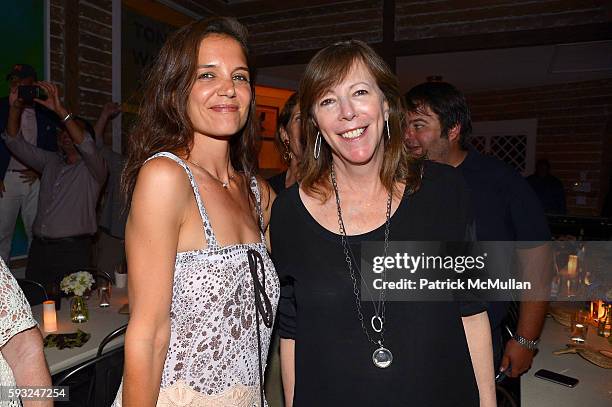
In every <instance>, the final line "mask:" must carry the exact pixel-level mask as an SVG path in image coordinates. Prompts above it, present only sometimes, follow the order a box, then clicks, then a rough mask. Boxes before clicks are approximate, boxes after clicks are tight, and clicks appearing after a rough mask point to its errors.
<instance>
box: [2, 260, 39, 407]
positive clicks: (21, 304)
mask: <svg viewBox="0 0 612 407" xmlns="http://www.w3.org/2000/svg"><path fill="white" fill-rule="evenodd" d="M35 325H36V321H35V320H34V318H33V317H32V310H31V308H30V304H28V301H27V300H26V298H25V296H24V295H23V292H22V291H21V288H19V286H18V285H17V281H15V278H14V277H13V275H12V274H11V272H10V271H9V269H8V267H6V264H4V261H2V259H1V258H0V351H1V350H2V348H3V347H4V345H5V344H6V343H7V342H8V341H9V340H10V339H11V338H12V337H13V336H15V335H17V334H18V333H20V332H23V331H25V330H26V329H30V328H32V327H33V326H35ZM0 386H15V377H14V376H13V371H12V370H11V368H10V366H9V365H8V363H6V360H4V357H2V353H0ZM20 406H21V402H19V401H6V400H4V401H3V400H0V407H20Z"/></svg>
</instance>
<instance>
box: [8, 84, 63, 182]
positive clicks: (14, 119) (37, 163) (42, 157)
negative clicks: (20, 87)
mask: <svg viewBox="0 0 612 407" xmlns="http://www.w3.org/2000/svg"><path fill="white" fill-rule="evenodd" d="M9 104H10V107H9V117H8V123H7V125H6V131H5V133H4V134H3V135H2V138H3V139H4V141H5V143H6V147H7V148H8V149H9V150H10V151H11V153H12V154H14V155H16V156H17V157H19V159H20V160H21V161H23V162H24V163H25V164H27V165H28V166H29V167H32V168H33V169H35V170H36V171H38V172H42V171H43V169H44V167H45V164H46V163H47V161H48V160H49V159H50V157H51V156H53V153H51V152H48V151H45V150H43V149H41V148H38V147H36V146H33V145H31V144H30V143H27V142H26V141H25V140H24V139H23V137H21V135H20V133H19V130H20V126H21V113H22V112H23V101H22V100H21V99H18V97H17V88H13V89H11V93H10V95H9ZM5 135H6V136H5ZM2 187H4V185H2ZM2 189H3V188H2Z"/></svg>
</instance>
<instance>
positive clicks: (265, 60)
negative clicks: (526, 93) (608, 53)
mask: <svg viewBox="0 0 612 407" xmlns="http://www.w3.org/2000/svg"><path fill="white" fill-rule="evenodd" d="M604 40H612V24H610V23H598V24H588V25H580V26H573V27H556V28H546V29H541V30H527V31H516V32H503V33H489V34H478V35H467V36H461V37H451V38H426V39H420V40H401V41H393V43H392V45H391V48H392V52H393V55H395V57H401V56H410V55H424V54H437V53H444V52H460V51H477V50H484V49H500V48H516V47H531V46H540V45H555V44H568V43H575V42H589V41H604ZM370 45H371V46H373V47H374V49H376V51H377V52H380V53H381V55H384V54H385V50H386V49H389V45H388V44H385V43H384V42H382V43H376V44H370ZM317 51H318V49H311V50H301V51H288V52H279V53H273V54H261V55H255V65H256V66H257V67H258V68H263V67H271V66H283V65H299V64H305V63H307V62H308V61H309V60H310V59H311V58H312V57H313V56H314V54H315V53H316V52H317Z"/></svg>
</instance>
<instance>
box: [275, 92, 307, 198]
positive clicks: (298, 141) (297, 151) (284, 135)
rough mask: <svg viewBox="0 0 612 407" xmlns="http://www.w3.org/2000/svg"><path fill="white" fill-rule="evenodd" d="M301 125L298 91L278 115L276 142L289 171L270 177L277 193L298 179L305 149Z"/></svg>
mask: <svg viewBox="0 0 612 407" xmlns="http://www.w3.org/2000/svg"><path fill="white" fill-rule="evenodd" d="M301 125H302V123H301V115H300V105H299V95H298V93H297V92H296V93H294V94H293V95H291V97H289V99H287V102H285V106H283V110H282V111H281V113H280V115H279V117H278V126H277V128H276V144H277V146H278V147H279V152H280V153H281V156H282V157H283V161H284V162H285V164H287V167H288V168H287V171H283V172H281V173H280V174H277V175H275V176H273V177H271V178H270V179H268V182H269V183H270V186H271V187H272V189H273V190H274V192H276V194H277V195H278V194H280V193H281V192H282V191H284V190H285V189H286V188H289V187H290V186H291V185H293V184H294V183H296V182H297V180H298V170H299V168H298V167H299V164H300V160H301V159H302V150H303V145H302V144H303V140H302V137H301V132H300V126H301Z"/></svg>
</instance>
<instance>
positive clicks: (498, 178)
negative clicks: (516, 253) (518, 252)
mask: <svg viewBox="0 0 612 407" xmlns="http://www.w3.org/2000/svg"><path fill="white" fill-rule="evenodd" d="M405 98H406V106H407V118H406V121H407V125H408V129H407V134H408V140H407V144H408V145H409V146H410V147H411V148H412V149H413V150H415V153H416V154H425V155H426V157H427V158H428V159H429V160H433V161H436V162H439V163H443V164H448V165H450V166H452V167H455V168H458V169H459V170H460V171H461V173H462V174H463V178H464V179H465V181H466V182H467V185H468V188H469V192H470V200H471V203H472V205H473V208H474V219H475V222H476V239H477V240H479V241H498V242H499V241H536V242H546V241H549V240H550V238H551V237H550V232H549V229H548V225H547V223H546V217H545V216H544V213H543V211H542V208H541V206H540V203H539V201H538V198H537V197H536V196H535V194H534V192H533V191H532V189H531V188H530V187H529V185H528V184H527V182H526V181H525V180H524V179H523V177H521V175H520V174H519V173H518V172H517V171H516V170H515V169H513V168H511V167H510V166H509V165H507V164H506V163H504V162H502V161H500V160H498V159H496V158H494V157H490V156H485V155H482V154H480V153H479V152H478V151H476V150H475V149H474V148H472V147H470V146H469V144H468V137H469V136H470V134H471V131H472V119H471V114H470V109H469V106H468V104H467V101H466V99H465V96H464V95H463V94H462V93H461V92H460V91H459V90H458V89H457V88H456V87H454V86H453V85H451V84H449V83H445V82H426V83H422V84H420V85H417V86H415V87H413V88H412V89H410V90H409V91H408V92H407V93H406V95H405ZM540 272H541V273H545V270H541V271H540ZM509 305H510V303H509V302H500V301H497V302H490V303H489V304H488V310H489V319H490V321H491V329H492V335H493V354H494V360H495V366H496V368H497V369H498V370H499V371H502V372H505V374H507V376H510V377H518V376H520V375H521V374H523V373H525V372H526V371H527V370H529V368H530V367H531V363H532V360H533V356H534V354H535V351H536V349H537V344H538V341H539V336H540V333H541V331H542V326H543V324H544V317H545V316H546V310H547V306H548V303H547V302H545V301H524V302H521V303H520V311H519V313H520V316H519V320H518V322H516V321H514V322H516V325H517V326H515V327H513V329H514V330H515V331H514V332H513V338H512V339H510V340H508V341H507V342H506V343H503V338H502V327H503V322H504V319H505V318H506V316H507V315H508V307H509Z"/></svg>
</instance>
